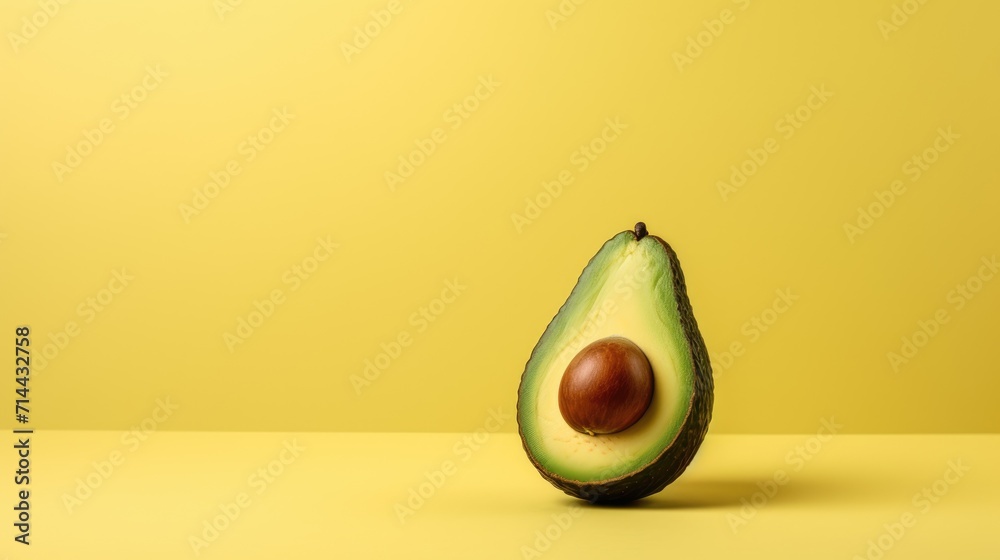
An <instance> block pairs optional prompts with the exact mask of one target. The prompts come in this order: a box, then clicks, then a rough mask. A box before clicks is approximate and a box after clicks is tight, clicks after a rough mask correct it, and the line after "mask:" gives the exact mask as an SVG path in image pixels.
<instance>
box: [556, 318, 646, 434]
mask: <svg viewBox="0 0 1000 560" xmlns="http://www.w3.org/2000/svg"><path fill="white" fill-rule="evenodd" d="M652 400H653V369H652V367H651V366H650V365H649V360H648V359H647V358H646V355H645V354H644V353H643V351H642V350H641V349H640V348H639V347H638V346H636V344H635V343H634V342H632V341H631V340H629V339H627V338H623V337H620V336H610V337H607V338H602V339H600V340H596V341H594V342H592V343H590V344H588V345H587V346H586V347H585V348H584V349H583V350H580V352H579V353H578V354H577V355H576V356H575V357H573V359H572V360H571V361H570V363H569V365H568V366H567V367H566V371H565V372H564V373H563V376H562V379H561V380H560V382H559V412H560V413H562V417H563V419H564V420H565V421H566V423H567V424H569V426H570V427H572V428H573V429H574V430H576V431H578V432H580V433H584V434H588V435H600V434H613V433H616V432H620V431H622V430H625V429H627V428H628V427H629V426H632V425H633V424H635V423H636V422H638V421H639V419H640V418H642V415H643V414H645V413H646V409H648V408H649V405H650V403H651V402H652Z"/></svg>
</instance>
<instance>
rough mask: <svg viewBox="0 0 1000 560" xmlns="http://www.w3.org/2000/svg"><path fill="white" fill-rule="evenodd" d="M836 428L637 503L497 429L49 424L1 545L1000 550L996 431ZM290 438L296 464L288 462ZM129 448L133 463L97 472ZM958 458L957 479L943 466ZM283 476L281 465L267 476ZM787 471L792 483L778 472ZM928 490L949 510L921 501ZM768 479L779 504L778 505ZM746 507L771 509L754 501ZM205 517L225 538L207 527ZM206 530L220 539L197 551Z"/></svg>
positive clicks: (360, 554)
mask: <svg viewBox="0 0 1000 560" xmlns="http://www.w3.org/2000/svg"><path fill="white" fill-rule="evenodd" d="M500 412H501V413H502V412H503V411H502V410H501V411H500ZM501 417H502V415H501ZM834 422H839V420H835V421H834ZM828 433H829V432H828V431H824V432H823V433H822V436H823V439H825V440H826V441H821V439H820V438H819V437H818V436H815V435H813V436H807V435H780V436H779V435H775V436H743V435H725V436H711V435H710V436H709V438H708V439H707V440H706V442H705V445H704V447H703V450H702V453H700V454H699V455H698V457H697V458H696V459H695V462H694V463H693V464H692V465H691V467H690V468H689V470H688V471H687V472H686V473H685V474H684V475H683V476H682V478H680V479H679V480H678V481H677V482H676V483H675V484H674V485H671V486H670V487H668V488H667V489H666V490H665V491H664V492H661V493H660V494H657V495H655V496H654V497H651V498H649V499H647V500H644V501H641V502H638V503H637V504H636V505H634V506H633V507H624V508H601V507H590V506H588V505H587V504H586V503H585V502H580V501H579V500H575V499H572V498H569V497H566V496H565V495H564V494H562V493H561V492H559V491H558V490H556V489H555V488H553V487H551V486H550V485H549V484H548V483H547V482H545V481H544V480H542V478H541V477H540V476H538V474H537V473H536V472H535V470H534V469H533V468H532V467H531V465H530V464H529V463H528V461H527V460H526V459H525V458H524V456H523V453H522V451H521V449H520V444H519V441H518V440H517V437H516V436H514V435H513V434H502V433H490V432H489V431H488V428H485V429H483V430H482V431H480V432H479V434H478V436H477V435H476V434H475V433H467V434H457V433H442V434H356V433H354V434H346V433H344V434H317V433H242V434H235V433H227V434H223V433H171V432H155V433H151V434H149V435H148V438H147V439H146V441H145V442H143V443H142V445H141V446H139V447H137V448H135V449H134V450H132V448H131V447H130V446H127V445H123V444H122V443H121V441H120V437H121V435H122V434H119V433H116V432H44V433H37V434H35V436H34V437H33V439H32V446H33V455H32V459H33V465H32V471H33V474H34V476H35V477H36V481H35V482H34V484H35V486H34V488H35V492H36V493H34V494H33V496H34V498H33V500H32V506H31V507H32V512H33V517H32V523H33V530H32V534H31V539H32V545H31V547H30V549H26V548H25V547H21V546H20V545H18V547H14V546H13V545H12V544H9V543H10V541H9V539H7V538H5V539H4V540H5V543H4V545H3V549H2V550H3V552H0V555H2V554H4V553H6V554H7V556H8V557H10V558H16V559H21V558H25V559H28V558H81V559H89V558H95V559H97V558H149V559H156V558H171V559H176V558H193V557H197V558H206V559H211V558H456V559H466V558H508V559H517V558H525V557H528V558H533V557H536V556H534V555H533V554H531V553H526V552H525V550H524V549H522V547H526V548H529V549H531V548H534V549H542V548H546V545H548V550H545V551H542V555H541V557H542V558H546V559H553V560H554V559H557V558H610V557H614V558H619V557H623V558H664V557H669V558H684V559H695V558H705V559H715V558H737V557H738V558H770V559H783V558H789V559H801V558H816V559H827V558H829V559H840V560H843V559H851V558H854V555H855V554H858V555H860V556H861V557H866V556H867V554H868V553H867V548H868V547H869V544H868V541H869V540H875V541H878V539H879V538H880V537H881V535H882V534H883V532H885V531H886V530H887V529H885V528H884V525H885V524H889V525H890V526H892V525H893V524H900V523H901V522H900V520H901V519H906V520H907V521H908V522H909V523H910V525H911V526H910V527H904V530H903V531H902V532H901V533H900V531H899V529H894V530H895V532H896V534H898V535H900V536H899V538H894V537H892V536H891V535H890V536H885V537H881V538H882V543H883V545H885V546H886V548H888V551H887V552H885V554H884V557H885V558H886V559H889V558H907V559H913V558H921V559H922V558H927V559H937V558H977V559H978V558H996V557H998V556H1000V544H998V543H997V540H996V534H995V528H996V511H995V510H996V504H997V503H998V501H1000V484H998V479H997V476H996V472H997V469H998V468H1000V436H994V435H981V436H970V435H948V436H945V435H942V436H921V435H909V436H861V435H842V434H838V435H834V436H832V437H830V436H828ZM477 441H478V443H477ZM286 446H287V447H286ZM292 448H297V451H295V453H297V456H295V453H293V452H292V451H287V452H284V454H283V450H285V449H292ZM799 449H801V451H799ZM115 452H118V453H120V457H121V459H120V461H119V466H117V467H115V468H114V469H113V470H112V471H111V472H110V473H109V474H108V475H107V476H100V475H99V474H97V473H98V470H97V469H98V468H99V466H100V464H102V462H106V461H108V458H109V457H110V456H111V455H112V454H113V453H115ZM283 459H284V460H285V463H284V464H283V463H282V462H281V461H282V460H283ZM95 462H96V463H97V464H98V467H95V466H94V463H95ZM949 463H952V464H955V465H958V467H959V469H960V471H961V476H959V475H958V474H956V473H952V474H946V473H948V472H949V470H950V467H949ZM268 468H270V469H271V472H272V475H270V476H266V475H261V474H260V473H259V469H265V470H266V469H268ZM966 469H967V471H966ZM105 470H107V469H105ZM435 471H440V472H439V473H438V474H433V473H434V472H435ZM444 471H447V472H448V473H450V474H443V472H444ZM779 472H780V473H783V475H782V474H779ZM427 473H432V474H431V475H430V477H431V478H432V479H434V478H436V479H437V480H438V481H439V487H434V486H432V485H431V483H429V482H427V481H428V480H429V479H428V478H427V477H428V475H427ZM265 476H266V477H265ZM88 477H91V478H92V480H93V481H95V482H96V481H98V480H100V481H101V482H100V485H99V486H97V487H96V488H95V489H93V490H92V494H91V495H90V496H89V497H87V498H86V499H84V500H81V501H80V503H78V504H74V505H73V508H72V512H70V511H69V510H68V508H67V507H66V506H65V505H64V504H65V501H66V496H67V495H73V494H74V493H76V492H80V494H79V495H81V496H82V495H85V494H86V490H84V489H80V488H81V485H83V484H85V482H81V481H85V480H86V479H87V478H88ZM775 479H778V480H780V481H783V484H781V485H778V484H777V483H773V482H772V483H771V485H769V484H768V482H769V481H773V480H775ZM946 480H950V481H951V482H950V483H949V482H940V481H946ZM425 483H426V486H424V487H423V488H421V485H422V484H425ZM9 484H10V482H9V481H8V482H5V485H9ZM771 486H773V488H776V491H774V490H773V489H772V488H771ZM762 488H763V490H762ZM925 488H927V489H928V492H930V496H932V497H933V499H934V502H930V500H929V499H928V498H924V497H920V494H921V493H922V492H923V491H924V489H925ZM411 489H413V492H415V493H417V492H423V493H424V496H426V497H425V498H423V503H422V504H421V503H420V502H418V501H414V502H413V503H412V505H413V506H414V509H412V511H407V510H401V509H399V510H397V505H399V507H400V508H402V507H410V506H407V505H406V504H407V500H408V499H410V497H411V494H410V491H411ZM765 490H768V491H772V492H773V497H771V498H769V499H763V498H762V497H763V496H764V495H765V494H764V491H765ZM758 492H760V495H759V496H756V497H755V494H757V493H758ZM241 493H244V494H246V496H245V498H239V496H240V494H241ZM4 495H5V496H6V495H8V490H6V486H5V490H4ZM915 495H917V501H916V502H914V496H915ZM744 499H745V500H747V502H749V503H752V504H757V506H756V511H752V510H750V509H745V510H744V511H742V512H741V508H744V507H745V506H744V505H743V503H742V501H741V500H744ZM237 500H240V503H243V504H245V507H238V506H235V505H233V504H235V503H237ZM762 500H763V501H762ZM581 505H582V506H583V507H582V508H581V509H576V508H577V507H579V506H581ZM220 507H221V509H220ZM5 509H6V507H5ZM226 510H228V511H230V512H232V516H233V517H235V519H233V520H232V521H231V522H229V523H228V525H227V524H226V518H225V517H220V518H219V519H216V516H222V515H224V513H222V512H224V511H226ZM237 511H238V515H237V514H236V512H237ZM907 513H909V514H910V515H911V516H912V519H911V518H910V517H904V516H905V515H906V514H907ZM7 515H8V516H9V515H10V512H9V510H8V514H7ZM400 516H402V519H403V522H402V523H401V522H400ZM553 516H555V517H553ZM734 519H739V520H742V521H745V524H743V523H739V522H736V521H733V520H734ZM206 521H207V522H209V523H212V522H216V523H217V524H218V526H219V527H222V530H221V531H220V532H219V533H218V534H213V533H211V532H209V533H207V535H208V538H206V537H205V535H203V534H202V532H203V531H205V530H206V529H205V522H206ZM560 523H561V524H562V525H563V527H560ZM5 524H6V520H5ZM901 526H902V525H901ZM734 527H735V529H734ZM537 532H541V534H542V535H544V534H545V533H546V532H548V534H549V541H550V542H546V540H544V539H541V538H540V537H539V536H538V534H537ZM887 534H888V533H887ZM192 536H194V537H200V538H203V539H204V542H203V543H201V542H198V543H197V545H198V546H201V545H203V544H204V545H207V548H199V549H198V551H197V553H196V552H195V549H194V545H192V541H191V538H192ZM536 539H537V540H538V542H537V543H536ZM874 557H875V556H872V558H874Z"/></svg>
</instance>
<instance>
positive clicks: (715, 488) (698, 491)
mask: <svg viewBox="0 0 1000 560" xmlns="http://www.w3.org/2000/svg"><path fill="white" fill-rule="evenodd" d="M769 481H770V482H771V483H772V484H774V483H773V481H771V479H769V478H767V477H760V478H749V477H748V478H740V479H725V480H704V479H694V480H684V479H681V480H678V481H677V482H674V483H673V484H671V485H670V486H667V487H666V488H665V489H664V490H663V491H662V492H659V493H656V494H653V495H652V496H648V497H646V498H643V499H641V500H636V501H634V502H628V503H624V504H590V503H588V502H585V501H583V500H577V499H573V498H569V497H567V498H566V502H567V503H568V504H569V503H573V504H576V505H580V506H582V507H585V508H596V509H602V508H611V509H657V510H662V509H713V508H733V507H739V506H741V505H743V504H742V503H741V501H740V500H741V499H746V500H747V501H750V500H751V499H752V496H753V495H754V494H756V493H760V494H762V495H765V496H766V495H767V493H768V492H767V490H770V491H771V492H773V495H771V496H768V497H767V503H768V504H771V505H772V506H773V505H777V504H792V503H830V502H834V501H844V500H847V501H854V500H856V499H861V498H863V497H865V495H866V494H867V491H866V489H865V487H864V485H857V484H852V483H850V482H849V481H844V480H840V481H838V480H829V479H826V480H819V479H816V478H812V479H810V478H804V477H803V478H800V479H792V480H790V481H789V482H788V483H787V484H785V485H781V486H778V485H775V487H773V488H770V489H766V488H762V487H761V485H767V484H768V482H769Z"/></svg>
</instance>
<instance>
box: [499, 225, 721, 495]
mask: <svg viewBox="0 0 1000 560" xmlns="http://www.w3.org/2000/svg"><path fill="white" fill-rule="evenodd" d="M609 337H622V338H625V339H628V340H629V341H631V342H632V343H634V344H635V345H636V346H638V348H639V349H640V350H641V351H642V353H643V354H645V357H646V358H647V359H648V361H649V366H650V367H651V369H652V376H653V393H652V399H651V401H650V402H649V405H648V408H646V410H645V412H644V413H643V414H642V416H641V417H640V418H639V419H638V420H637V421H635V423H634V424H631V425H629V426H628V427H626V428H624V429H623V430H621V431H618V432H616V433H605V434H592V433H587V432H581V431H577V429H574V428H573V427H571V426H570V424H569V423H568V422H567V421H566V419H565V418H564V416H563V415H562V414H561V412H560V404H561V402H562V401H561V400H560V399H561V397H560V382H561V381H562V378H563V377H564V374H566V372H567V366H569V365H570V362H571V361H573V358H574V357H575V356H577V354H578V353H580V351H581V350H583V349H585V348H587V347H588V345H590V344H592V343H596V342H598V341H601V340H616V339H617V338H609ZM617 340H620V339H617ZM712 391H713V382H712V366H711V364H710V363H709V358H708V352H707V350H706V348H705V342H704V340H703V339H702V337H701V333H700V332H699V331H698V324H697V321H695V318H694V314H693V313H692V311H691V303H690V302H689V301H688V296H687V291H686V288H685V284H684V274H683V272H681V266H680V262H679V261H678V259H677V254H676V253H674V250H673V249H672V248H671V247H670V245H668V244H667V243H666V242H665V241H663V240H662V239H660V238H659V237H656V236H652V235H648V234H647V231H646V226H645V224H643V223H642V222H639V223H638V224H636V226H635V229H634V230H633V231H624V232H621V233H619V234H618V235H615V236H614V237H612V238H611V239H610V240H608V241H607V242H605V243H604V246H603V247H601V250H600V251H598V252H597V254H596V255H595V256H594V258H592V259H591V260H590V262H589V263H588V264H587V266H586V267H585V268H584V269H583V273H582V274H581V275H580V278H579V280H577V283H576V286H575V287H574V288H573V291H572V292H571V293H570V295H569V299H567V300H566V303H564V304H563V306H562V307H561V308H560V309H559V311H558V313H556V315H555V317H554V318H553V319H552V321H551V322H550V323H549V325H548V327H546V328H545V332H544V333H543V334H542V337H541V338H540V339H539V341H538V344H536V345H535V348H534V350H533V351H532V352H531V357H530V358H529V359H528V363H527V365H526V366H525V369H524V373H523V374H522V375H521V383H520V387H519V388H518V394H517V424H518V432H519V434H520V436H521V443H522V445H523V447H524V450H525V452H527V454H528V458H529V459H530V460H531V462H532V463H533V464H534V465H535V468H536V469H538V472H539V473H541V475H542V476H543V477H544V478H545V479H546V480H548V481H549V482H551V483H552V484H553V485H554V486H556V487H557V488H559V489H561V490H563V491H564V492H566V493H567V494H569V495H571V496H575V497H577V498H581V499H584V500H588V501H590V502H592V503H616V502H617V503H621V502H628V501H632V500H637V499H639V498H643V497H645V496H649V495H650V494H654V493H656V492H659V491H660V490H663V488H664V487H666V486H667V485H668V484H670V483H671V482H673V481H674V480H675V479H676V478H677V477H678V476H680V474H681V473H682V472H684V469H685V468H686V467H687V466H688V464H689V463H690V462H691V459H692V458H693V457H694V455H695V453H696V452H697V451H698V448H699V447H700V446H701V442H702V440H703V439H704V437H705V433H706V432H707V431H708V424H709V422H710V421H711V418H712V401H713V394H712ZM594 406H601V405H600V403H594Z"/></svg>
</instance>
